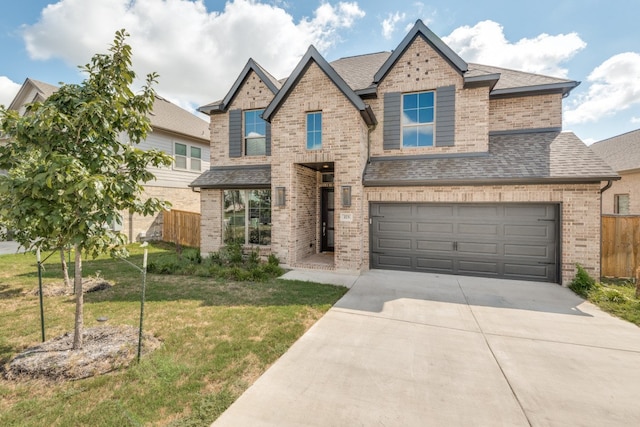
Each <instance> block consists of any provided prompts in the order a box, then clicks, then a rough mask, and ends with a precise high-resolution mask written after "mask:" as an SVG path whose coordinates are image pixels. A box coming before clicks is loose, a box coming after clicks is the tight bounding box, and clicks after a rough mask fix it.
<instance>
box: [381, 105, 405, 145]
mask: <svg viewBox="0 0 640 427" xmlns="http://www.w3.org/2000/svg"><path fill="white" fill-rule="evenodd" d="M401 99H402V95H401V93H400V92H389V93H385V94H384V127H383V133H382V138H383V140H382V146H383V148H384V149H385V150H399V149H400V114H401V111H400V110H401V102H400V100H401Z"/></svg>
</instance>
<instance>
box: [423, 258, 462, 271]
mask: <svg viewBox="0 0 640 427" xmlns="http://www.w3.org/2000/svg"><path fill="white" fill-rule="evenodd" d="M416 267H417V268H418V269H423V270H429V271H438V272H441V273H452V272H453V261H452V260H451V259H442V258H427V257H418V258H416Z"/></svg>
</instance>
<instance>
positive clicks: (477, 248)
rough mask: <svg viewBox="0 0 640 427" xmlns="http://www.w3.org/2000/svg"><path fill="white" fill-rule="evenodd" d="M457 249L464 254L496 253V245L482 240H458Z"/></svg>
mask: <svg viewBox="0 0 640 427" xmlns="http://www.w3.org/2000/svg"><path fill="white" fill-rule="evenodd" d="M457 251H458V252H459V253H460V254H464V255H497V254H498V245H497V244H495V243H482V242H475V243H473V242H458V246H457Z"/></svg>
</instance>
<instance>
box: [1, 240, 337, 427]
mask: <svg viewBox="0 0 640 427" xmlns="http://www.w3.org/2000/svg"><path fill="white" fill-rule="evenodd" d="M131 252H132V256H131V257H130V258H129V261H131V262H133V263H134V264H136V265H141V264H142V250H141V249H140V248H139V247H138V246H137V245H132V246H131ZM175 256H176V255H175V251H174V249H173V248H172V247H171V246H167V245H152V246H150V250H149V261H150V263H152V262H154V260H155V261H156V266H158V265H159V264H162V265H166V264H168V263H170V260H171V258H172V257H175ZM58 260H59V256H58V255H57V254H54V255H53V256H52V257H51V258H49V260H48V261H47V262H46V264H45V268H46V271H45V273H44V283H45V284H46V283H50V282H60V281H61V273H60V266H59V263H58V262H57V261H58ZM176 262H179V261H176ZM83 270H84V277H89V276H95V275H99V276H101V277H103V278H105V279H107V280H109V281H111V282H113V283H114V284H115V285H114V286H113V287H112V288H110V289H107V290H104V291H99V292H94V293H89V294H86V295H85V327H86V328H89V327H94V326H98V324H99V322H98V321H97V320H96V319H97V318H99V317H103V316H105V317H108V320H107V322H106V323H107V324H108V325H131V326H135V327H137V326H138V321H139V317H138V316H139V310H140V303H139V300H140V285H141V275H140V273H139V272H138V271H136V270H135V269H133V268H132V267H131V266H129V265H128V264H126V263H125V262H123V261H119V260H113V259H110V258H108V257H103V258H99V259H97V260H93V261H86V262H85V263H84V268H83ZM210 270H211V271H213V272H214V273H215V272H216V268H212V269H210ZM227 277H228V276H227ZM37 283H38V282H37V270H36V264H35V256H34V255H33V254H18V255H5V256H0V365H3V366H4V365H5V364H7V363H8V362H9V361H10V360H11V358H12V357H13V356H15V355H16V354H17V353H19V352H21V351H22V350H24V349H25V348H27V347H30V346H32V345H35V344H37V343H39V342H40V339H41V337H40V317H39V305H38V296H37V295H35V294H33V293H31V291H33V290H34V289H36V288H37ZM345 292H346V288H342V287H336V286H330V285H320V284H312V283H307V282H292V281H282V280H277V279H267V280H265V281H261V282H253V281H232V280H229V279H216V278H211V277H196V276H178V275H157V274H149V275H148V276H147V291H146V305H145V323H144V328H145V331H146V332H151V333H153V334H154V335H155V336H156V337H157V338H159V339H160V340H161V341H162V346H161V348H160V349H159V350H156V351H155V352H154V353H152V354H151V355H149V356H147V357H145V358H143V359H142V361H141V363H140V364H136V363H134V364H133V365H131V366H130V367H129V368H127V369H123V370H120V371H115V372H112V373H110V374H107V375H103V376H100V377H93V378H88V379H84V380H79V381H69V382H55V383H54V382H50V381H44V380H29V381H20V382H13V381H8V380H6V379H0V425H2V426H14V425H46V426H69V425H92V426H127V425H131V426H134V425H135V426H137V425H158V426H199V425H202V426H205V425H210V424H211V422H213V421H214V420H215V419H216V418H217V417H218V416H219V415H220V414H221V413H222V412H223V411H224V410H225V409H226V408H227V407H228V406H229V405H230V404H231V403H232V402H233V401H234V400H235V399H236V398H237V397H238V396H239V395H240V394H241V393H242V392H243V391H244V390H245V389H246V388H247V387H248V386H249V385H251V384H252V383H253V382H254V381H255V380H256V379H257V378H258V376H260V374H262V373H263V372H264V371H265V370H266V369H267V368H268V367H269V366H270V365H271V364H272V363H273V362H274V361H275V360H276V359H277V358H278V357H279V356H280V355H282V354H283V353H284V352H285V351H286V350H287V349H288V348H289V347H290V346H291V344H293V342H294V341H296V339H298V338H299V337H300V336H301V335H302V334H303V333H304V332H305V331H306V330H307V329H308V328H309V327H310V326H311V325H313V323H315V322H316V321H317V320H318V319H319V318H320V317H321V316H322V315H323V314H324V313H325V312H326V311H327V310H328V309H329V308H330V307H331V306H332V305H333V304H334V303H335V302H336V301H337V300H338V299H339V298H340V297H341V296H342V295H343V294H344V293H345ZM44 304H45V323H46V338H47V339H50V338H53V337H56V336H58V335H61V334H63V333H65V332H68V331H73V320H74V315H73V313H74V308H75V304H74V300H73V297H72V296H57V297H45V299H44Z"/></svg>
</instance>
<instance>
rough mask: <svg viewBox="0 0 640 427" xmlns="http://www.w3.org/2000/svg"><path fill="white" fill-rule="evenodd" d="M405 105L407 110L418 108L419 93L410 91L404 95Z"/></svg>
mask: <svg viewBox="0 0 640 427" xmlns="http://www.w3.org/2000/svg"><path fill="white" fill-rule="evenodd" d="M403 105H404V109H405V110H408V109H415V108H418V94H417V93H410V94H407V95H404V100H403Z"/></svg>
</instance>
